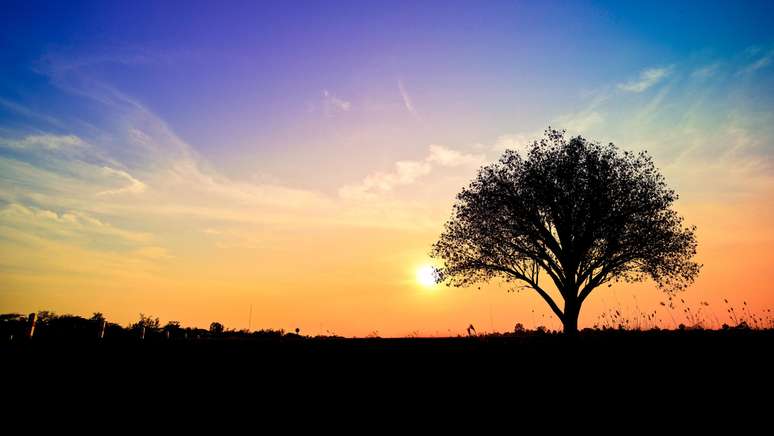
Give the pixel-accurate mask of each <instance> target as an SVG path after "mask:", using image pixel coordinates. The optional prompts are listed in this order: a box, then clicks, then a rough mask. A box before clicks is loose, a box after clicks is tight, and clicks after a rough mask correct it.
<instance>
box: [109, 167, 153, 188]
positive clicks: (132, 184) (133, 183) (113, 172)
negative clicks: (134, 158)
mask: <svg viewBox="0 0 774 436" xmlns="http://www.w3.org/2000/svg"><path fill="white" fill-rule="evenodd" d="M102 173H103V174H104V175H106V176H112V177H116V178H118V179H121V180H123V181H124V182H129V184H127V185H124V186H122V187H120V188H116V189H107V190H105V191H100V192H98V193H97V195H118V194H124V193H130V194H139V193H141V192H143V191H145V189H146V188H147V186H146V185H145V183H143V182H141V181H139V180H137V179H135V178H134V177H132V176H131V175H130V174H129V173H127V172H126V171H121V170H117V169H114V168H110V167H102Z"/></svg>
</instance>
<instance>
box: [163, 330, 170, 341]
mask: <svg viewBox="0 0 774 436" xmlns="http://www.w3.org/2000/svg"><path fill="white" fill-rule="evenodd" d="M164 336H165V337H166V339H167V340H169V330H167V331H165V332H164Z"/></svg>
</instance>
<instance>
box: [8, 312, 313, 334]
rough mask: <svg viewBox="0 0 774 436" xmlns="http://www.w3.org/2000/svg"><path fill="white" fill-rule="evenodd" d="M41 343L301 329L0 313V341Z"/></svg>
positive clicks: (97, 315) (149, 318)
mask: <svg viewBox="0 0 774 436" xmlns="http://www.w3.org/2000/svg"><path fill="white" fill-rule="evenodd" d="M31 331H32V332H33V333H32V337H33V338H35V339H40V340H111V341H112V340H146V341H159V340H176V341H180V340H201V339H211V338H229V337H233V338H239V337H250V338H300V337H301V335H300V330H299V329H295V332H285V330H283V329H279V330H274V329H261V330H255V331H249V330H246V329H243V330H235V329H227V328H226V327H225V326H224V325H223V324H222V323H220V322H213V323H211V324H210V327H209V329H203V328H198V327H183V326H181V325H180V322H179V321H169V322H167V323H166V324H164V325H162V324H161V321H160V320H159V318H158V317H153V316H149V315H145V314H144V313H141V314H140V316H139V319H138V320H137V321H136V322H134V323H130V324H129V325H126V326H122V325H120V324H118V323H114V322H109V321H107V320H106V319H105V316H104V315H103V314H102V313H99V312H95V313H94V314H93V315H92V316H91V317H89V318H84V317H82V316H78V315H69V314H65V315H57V314H55V313H53V312H50V311H47V310H43V311H40V312H37V313H35V314H30V315H23V314H19V313H6V314H0V338H2V340H3V341H21V340H24V339H28V338H29V337H30V332H31Z"/></svg>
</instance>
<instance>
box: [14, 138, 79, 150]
mask: <svg viewBox="0 0 774 436" xmlns="http://www.w3.org/2000/svg"><path fill="white" fill-rule="evenodd" d="M84 145H85V143H84V142H83V140H82V139H81V138H79V137H78V136H75V135H52V134H44V135H28V136H25V137H23V138H21V139H8V138H6V139H2V138H0V146H6V147H10V148H16V149H24V150H29V149H42V150H60V149H64V148H73V147H82V146H84Z"/></svg>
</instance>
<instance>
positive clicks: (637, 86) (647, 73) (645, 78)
mask: <svg viewBox="0 0 774 436" xmlns="http://www.w3.org/2000/svg"><path fill="white" fill-rule="evenodd" d="M671 73H672V67H671V66H669V67H663V68H649V69H647V70H643V71H642V72H641V73H640V75H639V77H638V78H637V79H635V80H631V81H629V82H626V83H621V84H619V85H618V89H620V90H622V91H626V92H635V93H639V92H643V91H645V90H646V89H648V88H650V87H651V86H653V85H655V84H657V83H658V82H660V81H662V80H664V79H665V78H666V77H668V76H669V75H670V74H671Z"/></svg>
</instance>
